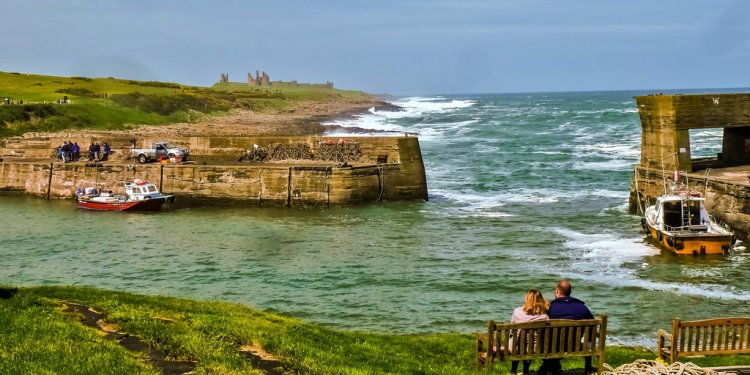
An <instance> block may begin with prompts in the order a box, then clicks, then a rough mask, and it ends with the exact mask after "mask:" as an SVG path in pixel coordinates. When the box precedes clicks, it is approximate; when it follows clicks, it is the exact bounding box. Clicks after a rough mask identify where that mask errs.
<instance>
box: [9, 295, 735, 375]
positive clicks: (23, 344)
mask: <svg viewBox="0 0 750 375" xmlns="http://www.w3.org/2000/svg"><path fill="white" fill-rule="evenodd" d="M65 302H74V303H79V304H83V305H86V306H90V307H92V308H94V309H95V310H96V311H98V312H99V313H101V314H102V315H103V316H104V318H103V320H104V321H105V322H106V323H107V324H108V325H110V326H111V327H112V328H115V329H117V330H118V331H120V332H126V333H128V334H130V335H134V336H137V337H138V338H140V339H141V340H142V341H143V342H146V343H148V344H149V345H150V346H151V347H153V348H156V349H158V350H160V351H162V352H163V353H165V354H166V355H167V358H168V359H171V360H179V361H190V362H194V363H195V373H198V374H255V373H260V372H258V371H257V370H256V369H254V368H253V366H252V364H251V362H250V361H249V360H247V359H246V358H244V357H243V356H242V355H241V354H240V347H242V346H245V345H250V346H253V347H256V348H261V349H263V350H264V351H265V352H267V353H270V354H272V355H274V356H276V358H277V359H276V362H277V363H278V364H280V365H281V366H282V367H283V368H284V369H285V370H286V371H290V373H297V374H472V373H474V372H475V369H474V356H473V355H474V350H475V343H474V338H473V335H471V334H461V333H446V334H431V335H392V334H376V333H367V332H346V331H339V330H335V329H332V328H328V327H325V326H321V325H318V324H312V323H306V322H303V321H300V320H298V319H294V318H289V317H285V316H283V315H279V314H274V313H269V312H264V311H260V310H257V309H252V308H249V307H246V306H242V305H238V304H232V303H223V302H198V301H191V300H185V299H178V298H170V297H159V296H143V295H136V294H130V293H123V292H112V291H103V290H98V289H92V288H78V287H35V288H21V289H20V291H19V292H18V294H17V295H16V296H14V297H12V298H10V299H0V333H1V334H0V373H3V374H27V373H29V374H30V373H34V374H53V373H54V374H99V373H107V374H133V373H143V374H156V373H158V370H157V369H156V368H154V367H153V366H152V365H151V364H149V363H148V362H147V361H146V359H145V355H144V354H143V353H142V352H133V351H128V350H126V349H124V348H123V347H121V346H119V345H117V344H116V342H115V341H114V340H110V339H106V338H104V337H103V335H102V331H100V330H97V329H95V328H89V327H86V326H84V325H83V324H82V323H81V322H80V320H79V318H78V317H76V316H75V315H73V314H71V313H66V312H63V303H65ZM477 328H478V329H481V327H477ZM654 357H655V356H654V354H653V353H651V352H649V351H647V350H644V349H638V348H625V347H617V346H613V347H609V348H608V350H607V362H608V363H609V364H610V365H612V366H615V367H616V366H618V365H620V364H623V363H630V362H633V361H634V360H636V359H639V358H644V359H654ZM746 361H747V357H740V356H728V357H721V356H718V357H708V358H696V359H695V360H693V361H692V362H694V363H696V364H698V365H701V366H719V365H732V364H738V363H743V362H746ZM563 364H564V367H565V368H567V369H571V368H577V369H580V368H582V367H583V363H582V361H580V360H567V361H563ZM538 366H539V363H535V364H534V365H532V368H536V367H538ZM498 367H499V369H498V370H497V372H496V373H507V371H508V365H507V364H501V365H499V366H498Z"/></svg>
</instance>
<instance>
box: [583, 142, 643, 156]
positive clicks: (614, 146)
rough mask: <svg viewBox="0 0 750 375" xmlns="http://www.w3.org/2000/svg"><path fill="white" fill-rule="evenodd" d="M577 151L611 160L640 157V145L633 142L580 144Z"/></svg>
mask: <svg viewBox="0 0 750 375" xmlns="http://www.w3.org/2000/svg"><path fill="white" fill-rule="evenodd" d="M575 149H576V151H579V152H583V153H584V154H586V155H592V156H593V155H596V156H603V157H607V158H610V159H622V158H626V157H630V158H633V159H635V158H637V157H638V156H640V144H639V143H633V142H623V143H604V142H599V143H590V144H578V145H576V146H575Z"/></svg>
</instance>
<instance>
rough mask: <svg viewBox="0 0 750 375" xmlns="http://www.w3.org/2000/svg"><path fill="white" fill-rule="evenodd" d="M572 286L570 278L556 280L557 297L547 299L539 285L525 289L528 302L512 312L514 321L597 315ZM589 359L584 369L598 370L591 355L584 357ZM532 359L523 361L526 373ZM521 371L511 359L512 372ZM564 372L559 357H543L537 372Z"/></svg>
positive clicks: (525, 321) (582, 317) (523, 321)
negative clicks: (572, 292) (572, 293)
mask: <svg viewBox="0 0 750 375" xmlns="http://www.w3.org/2000/svg"><path fill="white" fill-rule="evenodd" d="M571 291H572V287H571V285H570V281H568V280H561V281H559V282H558V283H557V287H556V288H555V299H554V300H552V301H546V300H545V299H544V297H543V296H542V292H540V291H539V290H537V289H530V290H529V291H527V292H526V302H525V303H524V304H523V306H519V307H517V308H516V309H515V310H513V315H512V316H511V318H510V322H511V323H527V322H533V321H539V320H548V319H570V320H581V319H594V315H592V314H591V311H590V310H589V309H588V307H586V304H585V303H584V302H583V301H581V300H578V299H576V298H573V297H571V296H570V293H571ZM584 361H585V363H586V367H585V372H586V373H587V374H588V373H591V372H593V373H596V369H595V368H593V367H592V366H591V357H584ZM530 366H531V361H523V374H524V375H526V374H530V370H529V367H530ZM517 371H518V361H513V362H511V372H512V373H514V374H515V373H516V372H517ZM547 373H550V374H555V375H556V374H561V373H562V365H561V364H560V360H559V359H545V360H543V363H542V367H540V368H539V370H538V372H537V374H540V375H541V374H547Z"/></svg>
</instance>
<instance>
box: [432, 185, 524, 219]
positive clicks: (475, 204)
mask: <svg viewBox="0 0 750 375" xmlns="http://www.w3.org/2000/svg"><path fill="white" fill-rule="evenodd" d="M431 194H432V195H433V196H434V197H435V198H437V197H440V198H443V199H446V200H449V201H451V202H452V203H453V204H452V205H451V208H449V210H448V211H447V212H446V213H447V214H449V215H450V216H452V217H494V218H497V217H511V216H514V215H513V214H510V213H507V212H503V211H500V207H502V206H504V205H505V203H504V202H503V201H502V200H501V198H500V197H499V196H497V195H493V194H491V193H481V194H480V193H476V192H468V193H467V192H457V191H452V190H441V189H435V190H433V191H432V193H431Z"/></svg>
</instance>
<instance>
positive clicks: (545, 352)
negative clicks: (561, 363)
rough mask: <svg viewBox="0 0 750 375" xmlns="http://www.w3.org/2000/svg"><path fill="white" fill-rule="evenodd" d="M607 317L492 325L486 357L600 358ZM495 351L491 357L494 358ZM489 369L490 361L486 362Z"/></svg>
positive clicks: (488, 336) (604, 342) (488, 334)
mask: <svg viewBox="0 0 750 375" xmlns="http://www.w3.org/2000/svg"><path fill="white" fill-rule="evenodd" d="M606 335H607V316H606V315H602V316H600V317H597V318H595V319H586V320H563V319H553V320H541V321H535V322H528V323H495V322H494V321H492V320H490V321H489V323H488V327H487V336H486V340H487V343H489V344H488V345H487V347H486V348H484V350H486V351H487V354H486V355H485V356H484V357H485V358H489V357H499V359H501V360H512V361H515V360H528V359H547V358H567V357H587V356H592V355H596V356H599V358H600V359H603V356H604V348H605V344H606ZM493 352H494V355H493ZM487 365H489V366H488V367H489V368H491V367H492V361H487Z"/></svg>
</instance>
